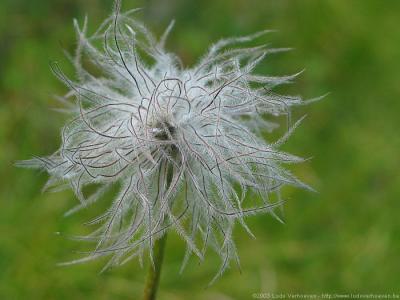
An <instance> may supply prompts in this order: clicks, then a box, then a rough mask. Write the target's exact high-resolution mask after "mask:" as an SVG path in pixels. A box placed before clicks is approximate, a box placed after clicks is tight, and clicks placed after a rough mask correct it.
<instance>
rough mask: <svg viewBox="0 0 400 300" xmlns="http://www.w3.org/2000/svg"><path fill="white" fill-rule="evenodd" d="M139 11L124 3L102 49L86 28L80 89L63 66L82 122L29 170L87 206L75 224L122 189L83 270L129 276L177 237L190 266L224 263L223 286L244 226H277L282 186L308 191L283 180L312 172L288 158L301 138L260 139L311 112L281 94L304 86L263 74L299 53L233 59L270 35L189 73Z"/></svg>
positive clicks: (222, 44)
mask: <svg viewBox="0 0 400 300" xmlns="http://www.w3.org/2000/svg"><path fill="white" fill-rule="evenodd" d="M135 11H136V10H132V11H128V12H126V13H124V14H121V13H120V12H119V2H117V5H116V10H115V13H114V14H113V15H112V16H111V17H110V18H109V19H107V20H106V21H105V22H104V23H103V24H102V25H101V26H100V28H99V29H98V30H97V32H95V33H94V34H93V35H92V36H90V37H87V36H86V27H87V26H86V24H87V22H86V20H85V23H84V26H83V28H82V29H81V28H80V27H79V26H78V24H77V22H76V21H75V28H76V30H77V35H78V41H79V43H78V47H77V50H76V54H75V56H74V57H73V58H72V61H73V63H74V66H75V68H76V72H77V79H76V80H71V79H69V78H67V76H65V75H64V74H63V73H62V72H61V70H60V69H59V67H58V65H57V64H53V65H52V67H53V71H54V72H55V74H56V75H57V76H58V77H59V78H60V79H61V80H62V81H63V82H65V83H66V84H67V86H68V87H69V88H70V91H69V93H68V94H67V95H66V97H64V98H63V101H64V102H65V103H66V105H68V110H69V111H70V112H71V113H72V114H73V118H72V119H71V120H70V121H69V122H68V123H67V124H66V125H65V126H64V128H63V129H62V144H61V147H60V149H59V150H58V151H56V152H55V153H54V154H52V155H50V156H48V157H44V158H34V159H32V160H29V161H24V162H21V163H20V164H21V165H23V166H26V167H35V168H41V169H44V170H46V171H47V172H48V173H49V174H50V179H49V182H48V184H47V185H46V187H47V188H49V187H51V188H57V189H58V188H59V187H64V186H67V187H68V186H69V187H71V188H72V189H73V190H74V192H75V194H76V196H77V198H78V199H79V200H80V204H79V205H78V206H77V207H75V208H73V209H72V210H71V211H69V212H68V213H67V214H70V213H72V212H76V211H78V210H80V209H82V208H85V207H87V206H88V205H89V204H92V203H94V202H95V201H97V200H99V199H100V198H101V197H102V196H103V194H104V193H105V192H106V191H107V190H108V189H110V187H111V186H112V185H115V184H118V186H119V187H120V192H119V194H118V195H116V197H115V198H114V200H113V202H112V205H111V206H110V207H109V209H108V210H107V211H106V212H104V214H102V215H100V216H98V217H97V218H96V219H94V220H92V221H91V222H90V223H91V224H96V225H97V226H98V227H97V229H96V230H95V231H94V232H93V233H92V234H90V235H89V236H86V237H85V239H89V240H95V241H97V247H96V248H95V249H94V251H93V252H91V253H90V255H88V256H87V257H85V258H83V259H80V260H77V261H74V262H79V261H85V260H89V259H93V258H97V257H101V256H104V255H110V254H111V259H110V261H109V263H108V265H107V266H111V265H119V264H122V263H124V262H125V261H127V260H129V259H131V258H133V257H136V256H139V257H140V258H141V257H142V255H143V253H145V252H146V253H147V251H146V250H148V252H149V253H150V257H152V248H153V244H154V241H155V240H157V239H159V238H160V237H161V236H163V235H164V234H165V233H166V231H169V230H175V231H176V232H177V233H179V235H180V236H181V237H182V239H184V241H185V242H186V245H187V252H186V255H185V259H184V264H185V263H186V262H187V259H188V258H189V256H190V254H192V253H194V254H195V255H196V256H198V257H199V258H200V259H201V260H202V259H203V257H204V255H205V252H206V249H207V248H208V246H211V247H212V248H213V249H214V250H215V252H216V253H217V254H218V255H219V256H220V257H221V259H222V264H221V267H220V269H219V272H218V273H217V275H216V277H218V276H219V275H220V274H221V273H222V272H223V271H224V270H225V269H226V267H227V266H228V265H229V263H230V261H231V260H232V259H233V260H236V261H238V257H237V254H236V250H235V244H234V241H233V238H232V231H233V228H234V224H235V223H237V222H238V223H240V224H241V225H242V226H243V227H244V228H245V229H246V230H248V231H249V233H250V230H249V229H248V228H247V226H246V224H245V221H244V218H245V217H246V216H249V215H253V214H257V213H268V212H269V213H272V214H274V208H276V207H279V206H281V205H282V200H281V199H280V197H279V190H280V188H281V187H282V186H284V185H294V186H300V187H306V186H305V185H304V184H302V183H301V182H300V181H298V180H297V179H296V178H295V177H294V176H292V175H291V174H290V173H289V172H288V171H287V170H285V169H284V168H282V165H283V164H287V163H293V162H300V161H302V159H300V158H298V157H295V156H293V155H290V154H287V153H284V152H281V151H279V150H278V147H279V146H280V144H281V143H283V142H284V141H285V140H286V138H287V137H288V135H289V134H290V132H291V130H288V133H287V134H286V135H285V136H283V137H282V138H281V139H280V140H279V141H277V142H275V143H266V142H265V141H264V140H263V139H262V137H261V136H260V135H261V134H260V133H261V131H263V130H267V131H270V130H273V129H274V128H275V127H276V125H275V124H274V123H272V122H270V121H266V120H265V117H268V116H279V115H286V116H287V115H288V114H289V112H290V109H291V107H292V106H295V105H299V104H302V103H304V102H303V101H302V100H301V98H300V97H290V96H282V95H278V94H276V93H274V92H272V88H273V87H275V86H277V85H280V84H283V83H288V82H290V81H291V80H292V79H293V78H295V77H296V75H297V74H296V75H292V76H284V77H270V76H262V75H256V74H254V73H253V70H254V68H255V67H256V65H257V64H258V63H259V62H260V61H261V60H262V59H263V58H264V57H265V56H267V55H269V54H271V53H275V52H279V51H283V50H287V49H268V48H266V46H265V45H262V46H257V47H248V48H238V47H236V48H228V47H231V46H234V45H238V44H241V43H245V42H248V41H251V40H253V39H255V38H258V37H260V36H262V35H264V34H266V33H267V32H268V31H263V32H259V33H256V34H253V35H250V36H246V37H239V38H229V39H223V40H220V41H219V42H217V43H216V44H214V45H212V46H211V47H210V48H209V50H208V51H207V53H206V54H205V55H204V57H203V58H202V59H201V60H200V61H199V63H197V65H195V66H193V67H191V68H184V67H183V66H182V63H181V61H180V60H179V59H178V58H177V57H176V56H175V55H174V54H171V53H169V52H166V50H165V49H164V43H165V40H166V38H167V35H168V34H169V32H170V30H171V29H172V26H173V23H171V24H170V26H168V28H167V29H166V31H165V33H164V34H163V35H162V37H161V39H160V40H159V41H157V40H156V39H155V38H154V37H153V35H152V34H151V33H150V32H149V31H148V30H147V29H146V27H145V26H144V25H143V24H141V23H140V22H138V21H137V20H136V19H133V18H132V17H131V15H132V14H133V13H134V12H135ZM101 44H102V47H100V46H99V45H101ZM90 70H91V71H90ZM70 98H72V99H73V100H72V101H71V100H70ZM295 126H296V124H295V125H294V126H292V128H294V127H295ZM93 184H95V186H97V187H98V189H97V190H96V191H95V192H94V193H92V194H91V195H89V196H88V197H85V196H84V193H83V192H82V189H83V188H84V187H85V186H88V185H93ZM249 194H250V196H248V195H249ZM273 194H274V195H275V194H276V195H278V196H274V197H271V195H273ZM246 195H247V196H246ZM274 215H275V214H274Z"/></svg>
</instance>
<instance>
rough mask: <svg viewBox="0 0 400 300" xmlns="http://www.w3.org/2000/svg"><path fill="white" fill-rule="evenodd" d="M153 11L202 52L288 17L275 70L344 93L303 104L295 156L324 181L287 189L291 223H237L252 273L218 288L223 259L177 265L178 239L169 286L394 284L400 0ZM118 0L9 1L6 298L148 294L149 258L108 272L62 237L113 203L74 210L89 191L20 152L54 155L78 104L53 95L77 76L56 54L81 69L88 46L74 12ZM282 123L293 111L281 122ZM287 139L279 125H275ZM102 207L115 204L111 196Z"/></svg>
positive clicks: (1, 271)
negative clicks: (61, 78)
mask: <svg viewBox="0 0 400 300" xmlns="http://www.w3.org/2000/svg"><path fill="white" fill-rule="evenodd" d="M123 6H124V8H132V7H144V8H145V9H144V10H143V12H142V13H141V14H140V18H141V19H142V20H143V21H145V22H146V24H148V25H149V26H150V27H151V28H152V29H153V30H154V31H155V32H158V33H161V32H162V30H163V29H164V28H165V26H166V25H168V23H169V21H170V20H171V19H172V18H175V19H176V28H175V30H174V32H173V33H172V35H171V38H170V39H169V42H168V45H167V47H168V49H169V50H171V51H175V52H177V53H178V54H179V55H180V56H181V57H182V58H183V60H184V62H185V63H186V64H192V63H194V62H195V61H196V59H197V58H198V57H199V55H201V54H202V53H203V52H204V50H205V49H206V47H207V46H208V45H209V44H210V43H211V42H213V41H216V40H217V39H219V38H221V37H226V36H232V35H244V34H248V33H252V32H254V31H258V30H261V29H279V32H277V33H275V34H273V35H271V36H268V37H266V41H267V42H272V46H275V47H295V50H294V51H292V52H289V53H284V54H279V55H276V56H274V57H272V58H271V59H267V60H266V61H265V62H264V63H263V64H262V65H261V67H260V68H259V71H261V72H263V73H271V74H274V75H287V74H291V73H295V72H297V71H300V70H302V69H303V68H306V72H305V73H304V74H302V75H301V77H300V78H299V79H298V80H297V82H296V83H295V84H293V85H291V86H287V87H285V88H284V90H285V93H294V94H302V95H303V96H304V97H306V98H312V97H315V96H319V95H322V94H324V93H326V92H331V94H330V95H329V96H328V97H326V99H325V100H323V101H322V102H318V103H314V104H312V105H310V106H307V107H304V108H300V109H298V110H297V111H296V113H295V115H294V116H292V117H293V118H298V117H300V116H302V115H303V114H305V113H307V114H308V117H307V118H306V119H305V121H304V122H303V124H302V125H301V126H300V128H298V129H297V132H296V134H294V135H293V136H292V138H291V139H290V140H289V142H288V143H287V144H286V145H285V147H284V150H287V151H289V152H291V153H295V154H298V155H300V156H308V155H311V156H312V157H313V158H312V159H311V160H309V161H308V162H306V163H304V164H302V165H297V166H294V167H293V171H294V173H295V174H297V175H298V176H299V177H300V178H302V179H303V180H304V181H306V182H307V183H308V184H310V185H311V186H313V187H314V188H315V189H316V190H318V193H315V194H313V193H310V192H307V191H299V190H294V189H286V190H285V193H284V196H285V198H286V199H287V200H288V201H287V204H286V207H285V211H284V212H283V214H284V219H285V221H286V224H285V225H282V224H281V223H279V222H278V221H276V220H275V219H274V218H273V217H271V216H268V215H264V216H258V217H254V218H251V219H250V220H249V225H250V227H251V229H252V230H253V232H254V233H255V235H256V236H257V239H255V240H253V239H251V238H250V237H248V235H247V234H246V233H244V232H243V230H241V229H239V227H238V229H239V230H238V231H236V237H235V238H236V240H237V244H238V251H239V254H240V257H241V262H242V273H240V272H239V270H237V269H236V268H234V267H233V268H232V269H231V270H229V271H227V272H226V273H225V274H224V276H223V277H222V278H221V279H220V280H219V281H217V282H216V283H215V284H214V285H213V286H211V287H210V288H208V289H206V290H205V289H204V287H205V286H206V285H207V283H208V282H209V280H210V279H211V278H212V275H213V272H214V269H215V267H214V266H215V264H216V263H217V262H218V257H216V256H214V257H213V256H212V254H211V253H210V254H211V255H210V256H209V258H208V259H207V260H206V261H205V262H204V263H203V264H200V265H199V263H198V261H196V259H194V258H193V259H192V260H191V262H190V263H189V265H188V268H187V269H186V271H185V272H184V274H183V275H179V268H180V263H181V260H182V256H183V255H184V244H183V243H182V242H181V241H180V240H179V238H178V237H176V236H173V235H172V236H170V237H169V240H168V246H167V255H166V261H165V265H164V268H163V274H162V278H161V290H160V296H161V297H162V299H189V298H190V299H250V298H251V294H252V293H255V292H306V293H311V292H346V291H348V292H391V291H395V290H396V289H397V288H398V281H399V272H400V271H399V270H400V261H399V260H398V253H399V250H400V239H399V234H400V219H399V218H398V212H399V210H400V202H399V199H398V198H399V196H400V176H399V175H398V173H399V171H398V169H399V167H400V155H399V152H398V151H399V150H398V149H399V148H400V137H399V134H398V122H397V117H398V114H399V112H400V84H399V80H400V26H398V20H399V19H400V2H399V1H395V0H385V1H377V0H364V1H362V0H353V1H346V0H326V1H319V0H306V1H303V0H297V1H289V0H282V1H272V0H268V1H265V0H237V1H229V0H217V1H211V0H207V1H186V0H171V1H162V0H153V1H128V0H125V1H124V3H123ZM111 8H112V1H105V0H102V1H101V0H90V1H88V0H85V1H84V0H80V1H78V0H74V1H67V0H54V1H50V0H40V1H28V0H3V1H1V2H0V176H1V179H0V180H1V181H0V201H1V202H0V234H1V235H0V298H1V299H136V298H138V297H139V295H141V292H142V285H143V281H144V277H145V273H146V268H144V269H141V268H140V266H139V265H138V264H137V262H134V261H133V262H131V263H129V264H126V265H125V266H123V267H120V268H117V269H113V270H111V271H108V272H106V273H104V274H99V271H100V270H101V268H102V266H103V265H104V263H105V262H106V261H96V262H93V263H90V264H83V265H78V266H72V267H56V266H55V265H56V263H58V262H61V261H65V260H69V259H71V258H75V257H77V256H76V255H75V254H74V253H73V251H74V250H86V249H91V248H92V245H88V246H87V247H86V248H83V247H82V245H81V244H80V243H76V242H74V241H71V240H68V239H67V238H66V236H64V235H56V234H55V232H62V233H63V234H71V233H86V232H88V231H89V230H90V229H91V228H88V229H86V228H85V226H83V225H82V223H83V222H84V221H86V220H88V219H89V217H90V216H94V215H96V213H98V212H99V211H102V209H103V208H104V207H106V204H107V203H104V205H103V207H96V208H94V211H93V210H86V211H84V212H82V213H80V214H77V215H74V216H71V217H68V218H63V217H62V215H63V212H64V211H66V210H67V209H68V208H70V207H72V206H73V205H74V204H76V201H77V200H76V199H75V198H74V197H73V195H72V192H70V191H64V192H61V193H45V194H42V193H41V192H40V190H41V187H42V186H43V184H44V182H45V181H46V179H47V175H46V174H44V173H37V172H34V171H30V170H22V169H16V168H15V167H14V166H13V163H14V161H16V160H19V159H27V158H30V157H31V156H32V155H33V154H38V155H46V154H50V153H52V152H54V151H55V150H56V148H57V147H58V145H59V142H60V137H59V130H60V127H61V126H62V124H63V123H64V122H65V118H66V116H65V115H62V114H60V113H57V112H55V111H52V110H51V109H50V108H51V107H58V106H59V104H58V103H57V102H56V101H55V100H54V97H53V95H54V94H63V93H64V92H65V91H66V88H65V87H64V86H63V85H62V84H61V83H59V82H58V81H57V79H56V78H55V77H54V76H53V75H52V74H51V72H50V68H49V61H50V60H57V61H59V62H60V64H61V66H62V68H63V70H64V71H65V72H66V73H67V74H70V75H73V74H72V68H71V66H70V65H69V63H68V61H67V59H66V58H65V57H64V56H63V54H62V51H63V49H66V50H67V51H73V49H74V46H75V45H76V40H75V36H74V31H73V28H72V19H73V18H74V17H76V18H78V20H80V21H82V20H83V18H84V15H85V14H88V16H89V29H90V28H91V29H94V28H95V27H96V26H97V25H99V23H100V22H101V21H102V20H103V19H104V18H105V17H107V16H108V15H109V13H110V12H111ZM282 125H283V127H282V132H283V131H284V130H285V128H284V125H285V123H284V120H282ZM269 138H270V139H273V138H274V137H269ZM100 206H101V204H100Z"/></svg>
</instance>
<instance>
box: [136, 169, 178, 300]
mask: <svg viewBox="0 0 400 300" xmlns="http://www.w3.org/2000/svg"><path fill="white" fill-rule="evenodd" d="M166 173H167V174H166V175H167V178H166V180H167V185H166V186H167V187H169V186H170V184H171V182H172V178H173V166H172V165H171V164H169V165H168V166H167V172H166ZM166 242H167V233H164V235H163V236H162V237H161V238H160V239H158V240H156V241H155V242H154V246H153V247H154V248H153V260H154V265H150V266H149V272H148V273H147V279H146V283H145V287H144V293H143V300H155V299H156V294H157V289H158V285H159V282H160V276H161V266H162V263H163V259H164V252H165V244H166Z"/></svg>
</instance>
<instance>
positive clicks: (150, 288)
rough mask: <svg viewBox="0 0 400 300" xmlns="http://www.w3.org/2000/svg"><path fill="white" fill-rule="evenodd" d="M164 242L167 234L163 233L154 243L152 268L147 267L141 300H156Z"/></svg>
mask: <svg viewBox="0 0 400 300" xmlns="http://www.w3.org/2000/svg"><path fill="white" fill-rule="evenodd" d="M166 241H167V234H166V233H165V234H164V235H163V236H162V237H161V238H160V239H158V240H156V241H155V242H154V248H153V249H154V252H153V254H154V257H153V258H154V266H153V265H150V266H149V272H148V274H147V279H146V285H145V288H144V295H143V300H154V299H156V294H157V289H158V284H159V282H160V275H161V266H162V262H163V258H164V252H165V244H166Z"/></svg>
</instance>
